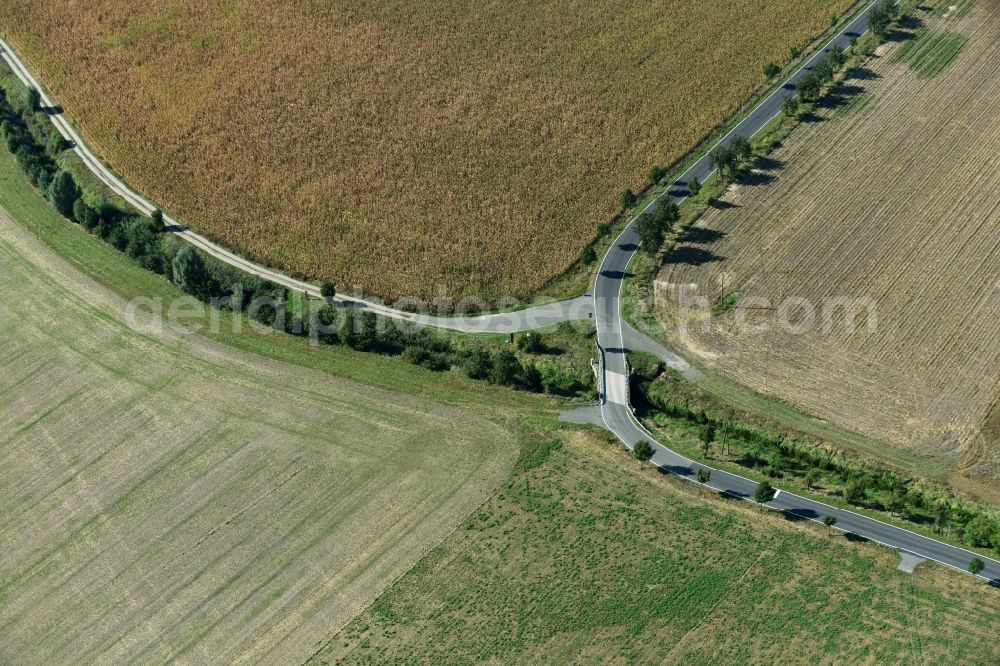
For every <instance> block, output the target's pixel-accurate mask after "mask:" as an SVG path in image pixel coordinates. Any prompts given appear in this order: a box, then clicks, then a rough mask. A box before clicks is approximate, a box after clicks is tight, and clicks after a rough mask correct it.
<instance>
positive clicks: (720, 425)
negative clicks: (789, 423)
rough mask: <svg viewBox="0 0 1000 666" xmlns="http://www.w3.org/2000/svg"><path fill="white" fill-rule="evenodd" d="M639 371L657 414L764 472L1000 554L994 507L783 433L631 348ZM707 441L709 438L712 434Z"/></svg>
mask: <svg viewBox="0 0 1000 666" xmlns="http://www.w3.org/2000/svg"><path fill="white" fill-rule="evenodd" d="M629 361H630V363H632V364H633V369H634V371H635V374H634V377H635V380H636V381H635V384H636V386H635V389H638V390H634V391H633V396H636V397H641V398H642V399H644V400H645V402H646V403H647V404H648V405H649V406H650V408H651V409H652V410H653V412H654V415H655V414H657V413H658V414H661V415H663V416H666V417H669V418H671V419H678V420H681V421H684V422H686V423H687V424H688V427H689V429H690V430H691V431H692V432H694V433H695V434H696V435H697V436H698V437H699V439H700V440H701V441H702V442H704V445H705V446H706V448H707V447H709V446H711V447H714V449H715V450H722V451H723V452H726V453H728V454H729V455H730V456H735V457H736V462H737V463H738V464H740V465H742V466H744V467H747V468H750V469H755V470H757V471H759V472H761V473H763V474H764V475H765V476H769V477H773V478H782V477H785V476H788V477H792V478H796V479H799V480H800V481H804V482H805V485H806V486H807V487H811V486H813V485H816V484H818V483H820V482H822V484H823V485H824V486H825V487H828V488H833V489H835V490H839V492H840V494H841V495H842V496H843V498H844V499H845V501H847V502H848V503H850V504H854V505H856V506H860V507H865V508H868V509H875V510H882V511H887V512H890V513H894V514H897V515H899V516H901V517H903V518H905V519H907V520H910V521H912V522H914V523H919V524H924V525H927V526H930V527H932V528H933V529H935V530H937V531H938V532H940V533H947V534H949V535H952V536H958V537H961V538H962V540H963V541H964V542H965V543H966V544H968V545H970V546H974V547H979V548H993V549H995V550H996V551H997V552H998V553H1000V517H998V515H997V513H996V512H995V511H993V510H991V509H990V508H987V507H985V506H982V505H978V504H976V503H973V502H970V501H967V500H963V499H961V498H958V497H956V496H955V495H953V494H952V493H950V492H948V491H946V490H943V489H941V488H937V487H934V486H931V485H928V484H926V483H923V482H920V481H917V480H916V479H913V478H910V477H908V476H906V475H903V474H900V473H899V472H897V471H895V470H892V469H888V468H885V467H880V466H879V465H877V464H875V463H873V462H872V461H870V460H865V459H861V458H859V457H855V456H852V455H849V454H846V453H844V452H843V451H840V450H837V449H835V448H833V447H831V446H829V445H826V444H824V443H823V442H820V441H817V440H814V439H812V438H810V437H808V436H806V435H804V434H801V433H783V432H777V431H775V429H774V428H773V427H772V426H770V425H768V424H765V423H762V422H755V421H754V420H752V417H751V416H747V415H741V416H736V415H735V414H733V413H732V412H731V411H729V410H728V409H726V408H725V407H724V406H722V405H721V404H719V403H717V402H715V401H714V400H713V399H712V398H710V397H708V396H705V395H703V394H701V393H700V392H698V391H697V390H695V389H693V387H690V386H689V385H688V384H686V383H685V382H684V380H683V378H681V377H680V376H679V375H676V373H673V372H671V371H669V370H667V371H664V368H663V365H662V364H660V363H659V362H657V361H655V360H653V361H650V359H648V358H643V357H642V356H639V355H630V358H629ZM706 440H707V441H706Z"/></svg>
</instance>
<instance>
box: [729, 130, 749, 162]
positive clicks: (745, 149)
mask: <svg viewBox="0 0 1000 666" xmlns="http://www.w3.org/2000/svg"><path fill="white" fill-rule="evenodd" d="M729 145H730V147H732V149H733V152H735V153H736V156H737V157H738V158H739V159H742V160H748V159H750V158H751V157H753V144H751V143H750V139H748V138H746V137H745V136H742V135H740V134H737V135H736V136H734V137H733V139H732V141H730V142H729Z"/></svg>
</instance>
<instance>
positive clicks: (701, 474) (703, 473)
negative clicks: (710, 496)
mask: <svg viewBox="0 0 1000 666" xmlns="http://www.w3.org/2000/svg"><path fill="white" fill-rule="evenodd" d="M711 479H712V473H711V472H710V471H708V470H707V469H699V470H698V483H703V484H704V483H708V482H709V481H710V480H711Z"/></svg>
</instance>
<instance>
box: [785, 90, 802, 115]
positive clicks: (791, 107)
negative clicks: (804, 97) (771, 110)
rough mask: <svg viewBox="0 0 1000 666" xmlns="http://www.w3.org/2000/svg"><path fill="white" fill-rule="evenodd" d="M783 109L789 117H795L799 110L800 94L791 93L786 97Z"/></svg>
mask: <svg viewBox="0 0 1000 666" xmlns="http://www.w3.org/2000/svg"><path fill="white" fill-rule="evenodd" d="M782 109H783V110H784V112H785V115H786V116H787V117H789V118H794V117H795V116H796V115H797V114H798V112H799V97H798V95H789V96H787V97H786V98H785V101H784V102H783V104H782Z"/></svg>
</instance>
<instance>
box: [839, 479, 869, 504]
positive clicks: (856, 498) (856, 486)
mask: <svg viewBox="0 0 1000 666" xmlns="http://www.w3.org/2000/svg"><path fill="white" fill-rule="evenodd" d="M867 494H868V488H867V485H866V484H865V482H864V481H862V480H860V479H854V480H851V481H849V482H848V483H847V487H846V488H844V499H845V500H847V501H848V502H849V503H850V504H860V503H861V502H863V501H864V500H865V497H866V496H867Z"/></svg>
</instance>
